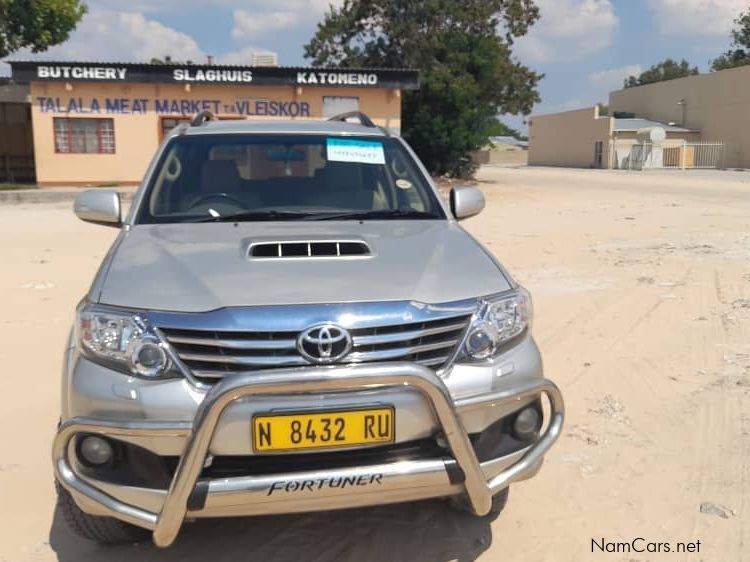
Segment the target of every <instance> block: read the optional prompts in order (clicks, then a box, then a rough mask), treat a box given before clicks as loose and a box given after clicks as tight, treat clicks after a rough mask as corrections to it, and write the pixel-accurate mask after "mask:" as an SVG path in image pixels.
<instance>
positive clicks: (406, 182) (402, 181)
mask: <svg viewBox="0 0 750 562" xmlns="http://www.w3.org/2000/svg"><path fill="white" fill-rule="evenodd" d="M396 185H397V186H398V187H400V188H401V189H411V188H412V187H413V186H414V184H413V183H411V182H410V181H409V180H405V179H397V180H396Z"/></svg>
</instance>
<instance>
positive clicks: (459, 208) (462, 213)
mask: <svg viewBox="0 0 750 562" xmlns="http://www.w3.org/2000/svg"><path fill="white" fill-rule="evenodd" d="M450 204H451V212H452V213H453V216H454V217H456V219H458V220H462V219H466V218H469V217H473V216H474V215H477V214H479V213H481V212H482V209H484V195H482V192H481V191H479V189H478V188H476V187H473V186H466V187H454V188H453V189H451V195H450Z"/></svg>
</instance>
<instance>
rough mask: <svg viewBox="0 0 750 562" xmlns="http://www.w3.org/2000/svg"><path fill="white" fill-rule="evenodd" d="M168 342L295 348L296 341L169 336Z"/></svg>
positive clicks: (209, 345) (230, 347)
mask: <svg viewBox="0 0 750 562" xmlns="http://www.w3.org/2000/svg"><path fill="white" fill-rule="evenodd" d="M169 341H170V343H177V344H180V343H183V344H190V345H203V346H207V347H226V348H228V349H296V347H297V341H296V340H295V339H294V338H292V339H288V340H252V339H223V338H206V337H195V336H180V335H176V336H170V338H169Z"/></svg>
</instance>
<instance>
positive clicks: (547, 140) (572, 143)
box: [529, 107, 613, 168]
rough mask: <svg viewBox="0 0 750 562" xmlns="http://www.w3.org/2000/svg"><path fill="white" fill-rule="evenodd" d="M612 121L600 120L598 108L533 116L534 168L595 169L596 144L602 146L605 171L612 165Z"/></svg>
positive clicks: (531, 147)
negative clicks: (600, 143)
mask: <svg viewBox="0 0 750 562" xmlns="http://www.w3.org/2000/svg"><path fill="white" fill-rule="evenodd" d="M612 121H613V120H612V119H610V118H609V117H599V108H598V107H589V108H587V109H578V110H575V111H564V112H562V113H552V114H549V115H537V116H532V117H531V120H530V122H529V164H530V165H532V166H569V167H577V168H591V167H593V166H594V143H595V142H596V141H602V143H603V150H604V154H603V163H602V166H603V167H607V162H608V161H609V144H610V143H609V139H610V134H611V131H612Z"/></svg>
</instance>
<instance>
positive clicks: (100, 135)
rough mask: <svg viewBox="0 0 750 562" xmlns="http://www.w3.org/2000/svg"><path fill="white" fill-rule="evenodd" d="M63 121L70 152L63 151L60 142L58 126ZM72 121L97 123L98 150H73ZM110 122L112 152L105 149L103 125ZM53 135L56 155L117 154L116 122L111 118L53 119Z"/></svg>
mask: <svg viewBox="0 0 750 562" xmlns="http://www.w3.org/2000/svg"><path fill="white" fill-rule="evenodd" d="M61 121H66V122H67V123H66V127H67V130H66V131H65V136H66V138H67V143H68V150H62V149H61V148H60V143H59V142H58V133H57V124H58V123H59V122H61ZM72 121H94V122H95V123H96V150H95V151H87V150H73V147H74V143H73V138H74V137H73V127H71V122H72ZM104 122H108V123H109V124H110V129H111V130H112V150H105V149H104V142H103V141H104V130H103V123H104ZM52 135H53V137H54V143H55V154H110V155H111V154H116V153H117V142H116V139H115V120H114V119H112V118H111V117H53V118H52Z"/></svg>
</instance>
